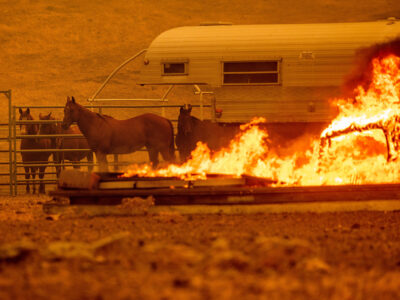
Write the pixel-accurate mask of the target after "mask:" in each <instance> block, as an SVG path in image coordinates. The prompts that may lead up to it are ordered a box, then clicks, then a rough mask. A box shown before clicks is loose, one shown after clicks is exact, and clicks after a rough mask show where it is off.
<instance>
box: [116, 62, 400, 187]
mask: <svg viewBox="0 0 400 300" xmlns="http://www.w3.org/2000/svg"><path fill="white" fill-rule="evenodd" d="M372 63H373V73H372V80H371V84H370V85H369V87H368V88H367V89H364V88H363V87H362V86H361V85H360V86H359V87H358V88H357V90H356V97H355V98H353V99H336V100H335V101H334V104H335V105H336V106H337V108H338V110H339V114H338V116H337V117H336V118H335V119H334V120H333V121H332V122H331V124H330V125H329V126H328V127H327V128H326V129H325V130H324V131H323V132H322V134H321V136H320V139H317V140H314V141H312V142H311V144H310V146H309V147H308V150H306V151H305V152H302V153H299V152H300V151H299V152H297V153H295V154H293V155H290V156H285V157H282V156H280V155H278V154H276V152H274V151H271V149H270V147H269V146H268V133H267V132H266V131H265V129H262V128H261V127H260V126H259V125H260V124H262V123H264V122H266V120H265V119H263V118H255V119H253V120H252V121H251V122H250V123H248V124H245V125H242V126H241V128H240V129H241V130H240V133H239V134H238V135H237V136H236V137H235V139H234V140H232V141H231V143H230V145H229V146H228V147H227V148H225V149H222V150H221V151H219V152H216V153H211V151H210V150H209V149H208V147H207V145H205V144H203V143H200V142H199V143H198V145H197V148H196V149H195V150H194V151H193V152H192V154H191V159H189V160H188V161H187V162H185V163H184V164H182V165H175V164H171V165H169V166H167V167H166V168H162V169H157V170H154V169H152V168H151V166H149V165H145V166H131V167H130V169H129V170H128V171H127V172H126V173H125V174H124V176H127V177H129V176H134V175H137V176H177V177H180V178H183V179H188V178H191V179H192V178H204V177H205V176H206V175H207V174H225V175H231V176H241V175H244V174H246V175H251V176H257V177H262V178H268V179H272V180H273V181H275V182H277V184H280V185H337V184H365V183H389V182H400V172H399V170H400V160H397V157H398V151H399V150H400V103H399V101H400V98H399V95H400V72H399V67H400V58H399V57H397V56H395V55H387V56H385V57H381V58H375V59H374V60H373V61H372Z"/></svg>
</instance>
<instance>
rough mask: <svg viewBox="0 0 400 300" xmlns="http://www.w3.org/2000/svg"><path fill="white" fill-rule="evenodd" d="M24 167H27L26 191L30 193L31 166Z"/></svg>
mask: <svg viewBox="0 0 400 300" xmlns="http://www.w3.org/2000/svg"><path fill="white" fill-rule="evenodd" d="M24 169H25V180H26V192H27V193H29V192H30V190H31V188H30V185H29V178H30V168H29V167H24Z"/></svg>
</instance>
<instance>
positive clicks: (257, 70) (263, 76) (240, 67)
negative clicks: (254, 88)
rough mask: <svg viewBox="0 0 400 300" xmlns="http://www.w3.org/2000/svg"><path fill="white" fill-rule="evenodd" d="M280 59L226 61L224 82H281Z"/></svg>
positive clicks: (255, 83) (239, 83) (224, 64)
mask: <svg viewBox="0 0 400 300" xmlns="http://www.w3.org/2000/svg"><path fill="white" fill-rule="evenodd" d="M279 69H280V61H278V60H275V61H251V62H224V63H223V83H224V84H227V85H229V84H237V85H243V84H246V85H247V84H249V85H251V84H254V85H258V84H279V80H280V76H279Z"/></svg>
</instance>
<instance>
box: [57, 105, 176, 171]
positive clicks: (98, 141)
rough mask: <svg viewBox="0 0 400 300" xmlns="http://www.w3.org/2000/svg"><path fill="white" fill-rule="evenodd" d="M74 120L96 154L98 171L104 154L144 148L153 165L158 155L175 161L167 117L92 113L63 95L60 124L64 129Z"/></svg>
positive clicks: (104, 167)
mask: <svg viewBox="0 0 400 300" xmlns="http://www.w3.org/2000/svg"><path fill="white" fill-rule="evenodd" d="M73 122H77V124H78V126H79V129H80V130H81V132H82V133H83V135H84V136H85V137H86V139H87V141H88V143H89V147H90V149H92V150H93V151H94V152H95V153H96V157H97V159H98V161H99V164H100V171H107V154H127V153H132V152H134V151H137V150H139V149H141V148H142V147H146V149H147V151H148V153H149V158H150V161H151V163H152V164H153V167H156V166H157V165H158V162H159V160H158V154H159V153H161V155H162V157H163V159H164V160H166V161H168V162H173V161H174V160H175V149H174V132H173V127H172V123H171V121H170V120H168V119H166V118H163V117H161V116H158V115H155V114H150V113H148V114H143V115H140V116H137V117H134V118H131V119H127V120H116V119H114V118H113V117H110V116H105V115H100V114H98V113H94V112H92V111H90V110H88V109H87V108H85V107H83V106H82V105H80V104H78V103H76V102H75V98H74V97H72V98H71V99H70V98H69V97H68V98H67V103H66V104H65V108H64V119H63V123H62V126H63V128H64V129H67V128H68V127H69V126H70V125H71V124H72V123H73Z"/></svg>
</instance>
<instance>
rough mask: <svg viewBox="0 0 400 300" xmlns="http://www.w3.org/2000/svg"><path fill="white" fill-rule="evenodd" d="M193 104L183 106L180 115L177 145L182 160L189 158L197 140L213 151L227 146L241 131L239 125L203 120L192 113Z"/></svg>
mask: <svg viewBox="0 0 400 300" xmlns="http://www.w3.org/2000/svg"><path fill="white" fill-rule="evenodd" d="M191 111H192V106H191V105H190V104H189V105H188V106H187V107H181V108H180V112H179V117H178V134H177V136H176V146H177V148H178V151H179V157H180V160H181V161H185V160H187V159H188V158H189V156H190V153H191V152H192V151H193V150H194V149H195V148H196V144H197V142H199V141H201V142H203V143H205V144H207V146H208V148H209V149H210V150H211V151H217V150H220V149H221V148H223V147H227V146H228V145H229V143H230V141H231V140H232V139H233V138H234V137H235V135H236V134H237V133H238V131H239V127H238V126H231V125H226V126H224V125H221V124H218V123H215V122H212V121H210V120H204V121H201V120H199V119H198V118H196V117H193V116H191V115H190V113H191Z"/></svg>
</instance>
